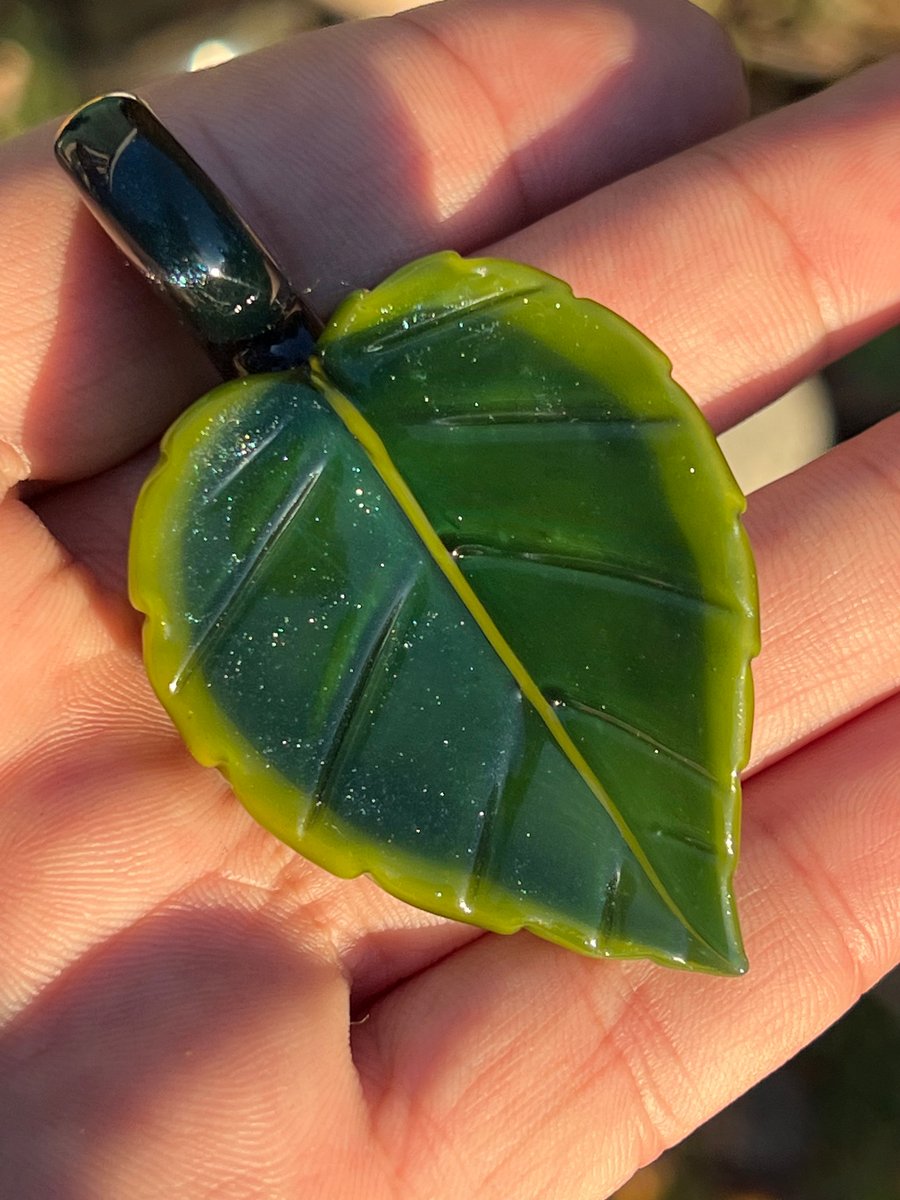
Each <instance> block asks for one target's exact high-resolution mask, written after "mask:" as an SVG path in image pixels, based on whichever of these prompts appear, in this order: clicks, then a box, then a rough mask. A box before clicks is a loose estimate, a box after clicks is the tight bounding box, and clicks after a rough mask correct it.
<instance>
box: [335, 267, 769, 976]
mask: <svg viewBox="0 0 900 1200" xmlns="http://www.w3.org/2000/svg"><path fill="white" fill-rule="evenodd" d="M322 348H323V362H324V366H325V370H326V372H327V373H328V375H329V376H330V377H331V378H333V379H334V381H335V383H336V384H337V385H338V386H339V387H340V388H341V389H342V391H343V392H344V393H345V394H347V395H348V396H349V397H350V398H351V400H352V401H353V403H354V404H355V405H356V406H357V407H358V408H359V409H360V411H361V412H363V413H364V415H365V416H366V418H367V419H368V420H369V421H371V423H372V424H373V426H374V427H375V428H376V429H377V431H378V433H379V435H380V436H381V438H382V439H383V441H384V444H385V446H386V448H387V451H388V453H389V455H390V456H391V459H392V460H393V462H394V463H395V465H396V466H397V468H398V470H399V471H400V473H401V474H402V475H403V476H404V478H405V479H406V480H407V482H408V483H409V485H410V487H411V488H412V490H413V492H414V493H415V494H416V497H417V499H418V500H419V502H420V504H421V505H422V507H423V509H424V510H425V512H426V514H427V516H428V518H429V520H430V522H431V524H432V525H433V527H434V528H435V530H436V531H437V532H438V534H439V535H440V537H441V539H442V541H443V542H444V544H445V545H446V546H447V547H448V548H449V549H451V550H452V551H453V552H454V554H455V555H456V556H457V561H458V563H459V566H460V568H461V570H462V572H463V574H464V575H465V576H466V578H467V579H468V580H469V581H470V583H471V584H472V586H473V588H474V589H475V591H476V592H477V594H478V596H479V598H480V599H481V600H482V602H483V603H484V604H485V606H486V607H487V609H488V611H489V612H490V613H491V616H492V617H493V619H494V621H495V622H496V624H497V626H498V628H499V630H500V632H501V633H502V634H503V636H504V638H505V639H506V640H507V642H508V643H509V645H510V646H511V647H512V649H513V650H514V652H515V653H516V654H517V655H518V657H519V658H520V659H521V660H522V662H523V663H524V664H525V666H526V668H527V670H528V671H529V673H530V675H531V676H532V678H533V679H534V680H535V681H536V683H537V684H538V686H539V687H540V688H541V690H542V691H543V692H544V694H545V695H546V696H548V697H551V698H552V699H553V700H554V701H555V702H556V703H557V705H558V706H559V707H558V713H559V716H560V719H561V720H562V722H563V724H564V725H565V727H566V728H567V730H568V731H569V732H570V734H571V736H572V737H573V738H574V739H575V741H576V743H577V745H578V747H579V749H580V750H581V751H582V752H583V753H584V755H585V757H586V759H587V760H588V762H589V763H590V764H591V765H592V767H593V768H594V770H595V771H596V774H597V776H598V777H599V779H600V781H601V782H602V783H603V785H604V787H605V788H606V790H607V791H608V792H609V794H610V797H611V799H612V801H613V802H614V804H615V805H616V806H617V808H618V809H619V810H620V812H621V813H622V815H623V816H624V818H625V820H626V822H627V824H628V825H629V827H630V828H631V829H633V830H634V831H635V832H636V833H637V834H638V836H639V837H640V841H641V846H642V848H643V850H644V851H645V852H646V854H647V856H648V858H649V860H650V861H651V863H652V865H653V867H654V868H655V870H656V871H657V872H658V873H659V876H660V879H661V880H662V881H664V883H665V887H666V889H667V890H668V892H669V894H670V897H671V898H672V899H673V900H674V901H675V902H676V903H677V905H678V907H679V908H680V909H681V910H682V911H683V912H684V913H685V914H687V913H690V914H692V921H693V923H694V925H695V928H697V929H698V931H701V930H702V933H703V936H704V937H706V938H708V940H709V942H710V944H711V945H715V946H718V947H723V946H726V945H727V946H728V947H729V949H728V951H727V955H732V953H734V955H735V956H736V955H737V951H736V950H735V946H736V945H737V943H736V940H735V939H736V936H737V935H736V930H735V925H734V914H733V902H732V899H731V893H730V881H731V874H732V871H733V867H734V858H733V853H732V847H733V844H734V840H735V837H736V826H737V822H738V811H737V809H738V805H739V785H738V783H737V775H738V771H739V768H740V766H741V765H743V763H744V762H745V761H746V756H747V751H748V742H749V724H750V711H749V710H750V705H751V700H750V685H749V673H748V662H749V658H750V656H751V655H752V654H753V653H755V652H756V650H757V648H758V647H757V639H758V630H757V620H756V615H755V603H756V588H755V575H754V571H753V564H752V559H751V556H750V552H749V548H748V545H747V541H746V537H745V535H744V533H743V530H742V528H741V526H740V522H739V520H738V516H739V513H740V511H741V510H742V508H743V497H742V496H741V494H740V492H739V491H738V489H737V487H736V486H735V484H734V481H733V479H732V477H731V474H730V472H729V471H728V468H727V466H726V465H725V463H724V460H723V459H722V457H721V455H720V454H719V452H718V448H717V447H716V445H715V442H714V439H713V437H712V434H711V432H710V430H709V428H708V426H707V425H706V423H705V421H704V420H703V418H702V416H701V415H700V413H699V412H698V411H697V409H696V408H695V406H694V405H693V403H692V402H691V401H690V399H689V398H688V397H687V396H686V395H685V394H684V393H683V392H682V391H681V389H680V388H679V387H678V386H677V385H676V384H675V383H674V382H673V380H672V378H671V375H670V369H669V364H668V362H667V360H666V359H665V358H664V356H663V355H662V354H661V353H660V352H659V351H658V350H657V349H656V348H655V347H653V346H652V345H651V344H650V343H649V342H648V341H647V340H646V339H645V338H643V337H642V336H641V335H640V334H639V333H637V332H636V331H635V330H634V329H632V328H631V327H630V326H629V325H627V324H626V323H625V322H624V321H622V320H621V319H620V318H618V317H616V316H615V315H614V314H612V313H610V312H608V311H607V310H605V309H603V308H601V307H600V306H598V305H596V304H593V303H590V302H586V301H578V300H575V299H573V297H572V295H571V292H570V290H569V289H568V288H567V287H566V286H565V285H564V284H562V283H560V282H559V281H557V280H552V279H550V278H548V277H547V276H544V275H541V274H540V273H539V272H535V271H532V270H529V269H527V268H522V267H520V266H517V265H513V264H503V263H499V264H498V263H496V262H492V261H491V262H483V263H478V262H467V261H465V260H461V259H459V258H458V257H456V256H455V255H436V256H433V257H432V258H430V259H425V260H422V261H421V262H419V263H414V264H412V265H411V266H410V267H408V268H406V269H405V270H403V271H400V272H398V273H397V274H396V275H395V276H393V277H392V279H391V280H388V281H387V282H386V283H385V284H383V285H381V286H380V287H379V288H376V289H375V290H374V291H373V292H371V293H369V294H363V295H360V296H357V297H354V298H352V299H351V300H349V301H348V302H347V304H346V305H345V306H344V308H342V309H341V310H340V311H339V312H338V313H337V314H336V316H335V318H334V320H333V321H332V323H331V325H330V326H329V328H328V329H327V330H326V333H325V335H324V337H323V339H322Z"/></svg>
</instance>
